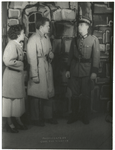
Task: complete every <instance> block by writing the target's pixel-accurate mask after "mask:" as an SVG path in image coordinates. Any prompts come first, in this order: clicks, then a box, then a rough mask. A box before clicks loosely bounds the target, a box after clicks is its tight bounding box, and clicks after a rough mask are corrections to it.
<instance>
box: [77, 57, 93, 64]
mask: <svg viewBox="0 0 115 150" xmlns="http://www.w3.org/2000/svg"><path fill="white" fill-rule="evenodd" d="M74 59H75V60H76V61H77V62H81V63H91V59H90V58H89V59H85V58H76V57H74Z"/></svg>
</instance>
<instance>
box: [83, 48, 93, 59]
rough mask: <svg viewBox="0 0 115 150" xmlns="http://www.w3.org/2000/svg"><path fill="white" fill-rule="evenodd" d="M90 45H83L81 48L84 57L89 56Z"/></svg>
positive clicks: (87, 57)
mask: <svg viewBox="0 0 115 150" xmlns="http://www.w3.org/2000/svg"><path fill="white" fill-rule="evenodd" d="M91 52H92V47H91V46H88V45H85V46H84V48H83V56H84V58H86V59H89V58H90V57H91Z"/></svg>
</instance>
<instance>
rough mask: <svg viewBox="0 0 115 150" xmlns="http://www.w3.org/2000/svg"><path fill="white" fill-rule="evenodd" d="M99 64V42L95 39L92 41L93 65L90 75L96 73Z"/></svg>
mask: <svg viewBox="0 0 115 150" xmlns="http://www.w3.org/2000/svg"><path fill="white" fill-rule="evenodd" d="M99 62H100V48H99V40H98V38H97V37H95V39H94V44H93V64H92V73H96V74H97V73H98V68H99Z"/></svg>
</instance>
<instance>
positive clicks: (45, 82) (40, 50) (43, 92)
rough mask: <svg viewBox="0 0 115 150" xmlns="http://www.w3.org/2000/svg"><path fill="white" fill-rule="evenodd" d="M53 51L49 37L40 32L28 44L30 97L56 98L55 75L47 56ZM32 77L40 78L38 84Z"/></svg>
mask: <svg viewBox="0 0 115 150" xmlns="http://www.w3.org/2000/svg"><path fill="white" fill-rule="evenodd" d="M51 50H52V47H51V43H50V40H49V37H48V36H43V35H42V33H41V32H40V31H38V30H37V31H36V33H34V34H33V35H32V36H31V37H30V39H29V41H28V44H27V59H28V63H29V64H30V72H29V74H30V77H29V82H28V95H30V96H34V97H38V98H43V99H48V98H50V97H52V96H54V85H53V74H52V66H51V63H50V62H48V61H47V59H46V55H48V54H49V52H50V51H51ZM32 77H39V80H40V82H39V83H38V84H36V83H34V82H33V81H32Z"/></svg>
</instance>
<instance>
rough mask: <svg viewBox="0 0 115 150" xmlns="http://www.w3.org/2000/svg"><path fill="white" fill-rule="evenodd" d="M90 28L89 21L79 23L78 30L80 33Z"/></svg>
mask: <svg viewBox="0 0 115 150" xmlns="http://www.w3.org/2000/svg"><path fill="white" fill-rule="evenodd" d="M88 28H89V25H88V24H87V23H79V25H78V32H79V33H84V32H87V31H88Z"/></svg>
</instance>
